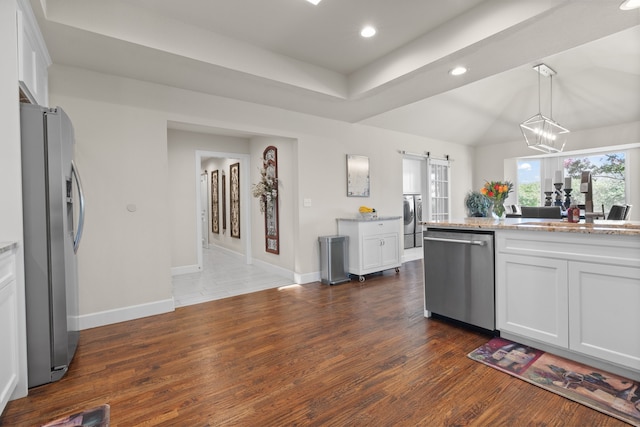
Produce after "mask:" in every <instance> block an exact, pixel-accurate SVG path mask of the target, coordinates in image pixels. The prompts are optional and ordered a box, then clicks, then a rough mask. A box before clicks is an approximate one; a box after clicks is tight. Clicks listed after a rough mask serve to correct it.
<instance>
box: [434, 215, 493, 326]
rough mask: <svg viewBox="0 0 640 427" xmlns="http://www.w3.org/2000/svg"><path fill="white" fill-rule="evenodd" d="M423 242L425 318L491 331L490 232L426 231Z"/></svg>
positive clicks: (491, 272) (491, 250) (491, 266)
mask: <svg viewBox="0 0 640 427" xmlns="http://www.w3.org/2000/svg"><path fill="white" fill-rule="evenodd" d="M423 240H424V245H423V251H424V258H423V262H424V307H425V314H427V315H430V314H431V313H435V314H438V315H441V316H445V317H448V318H451V319H454V320H458V321H460V322H464V323H467V324H470V325H474V326H478V327H480V328H484V329H487V330H490V331H494V330H495V291H494V286H495V284H494V276H495V274H494V252H493V247H494V244H493V232H492V231H480V230H473V231H469V230H451V229H439V228H429V227H428V228H427V229H425V231H424V233H423ZM429 312H430V313H429Z"/></svg>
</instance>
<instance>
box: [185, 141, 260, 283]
mask: <svg viewBox="0 0 640 427" xmlns="http://www.w3.org/2000/svg"><path fill="white" fill-rule="evenodd" d="M203 157H220V158H226V159H238V160H240V166H241V167H240V229H241V230H242V239H243V243H244V259H245V263H246V264H251V263H252V262H253V260H252V257H251V247H252V246H251V197H250V196H251V185H250V183H249V181H250V179H251V177H250V174H249V171H250V170H251V156H250V155H249V154H240V153H224V152H219V151H201V150H196V165H195V166H196V167H195V170H194V181H195V185H196V194H197V195H198V197H196V210H195V213H196V253H197V254H198V270H199V271H202V268H203V262H202V226H201V218H200V215H201V211H202V201H201V200H200V199H201V197H200V173H201V172H202V158H203Z"/></svg>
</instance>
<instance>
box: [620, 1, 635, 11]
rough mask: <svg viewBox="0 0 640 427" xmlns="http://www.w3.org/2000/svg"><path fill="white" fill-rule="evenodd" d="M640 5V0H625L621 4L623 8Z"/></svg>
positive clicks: (627, 8)
mask: <svg viewBox="0 0 640 427" xmlns="http://www.w3.org/2000/svg"><path fill="white" fill-rule="evenodd" d="M639 7H640V0H624V1H623V2H622V4H621V5H620V9H622V10H632V9H637V8H639Z"/></svg>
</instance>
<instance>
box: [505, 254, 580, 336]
mask: <svg viewBox="0 0 640 427" xmlns="http://www.w3.org/2000/svg"><path fill="white" fill-rule="evenodd" d="M496 262H497V268H496V303H497V305H496V307H497V313H496V320H497V324H498V329H499V330H501V331H507V332H511V333H514V334H518V335H522V336H525V337H528V338H531V339H535V340H538V341H541V342H545V343H549V344H554V345H558V346H562V347H565V348H566V347H567V346H568V344H569V337H568V335H569V331H568V329H569V327H568V312H567V311H568V310H567V304H568V303H567V298H568V296H567V295H568V290H567V261H563V260H556V259H553V258H542V257H532V256H522V255H513V254H498V256H497V257H496Z"/></svg>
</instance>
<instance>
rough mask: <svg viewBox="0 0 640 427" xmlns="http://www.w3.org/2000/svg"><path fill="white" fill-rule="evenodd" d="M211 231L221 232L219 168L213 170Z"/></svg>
mask: <svg viewBox="0 0 640 427" xmlns="http://www.w3.org/2000/svg"><path fill="white" fill-rule="evenodd" d="M211 232H212V233H215V234H220V200H219V199H218V170H217V169H216V170H214V171H213V172H211Z"/></svg>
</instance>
